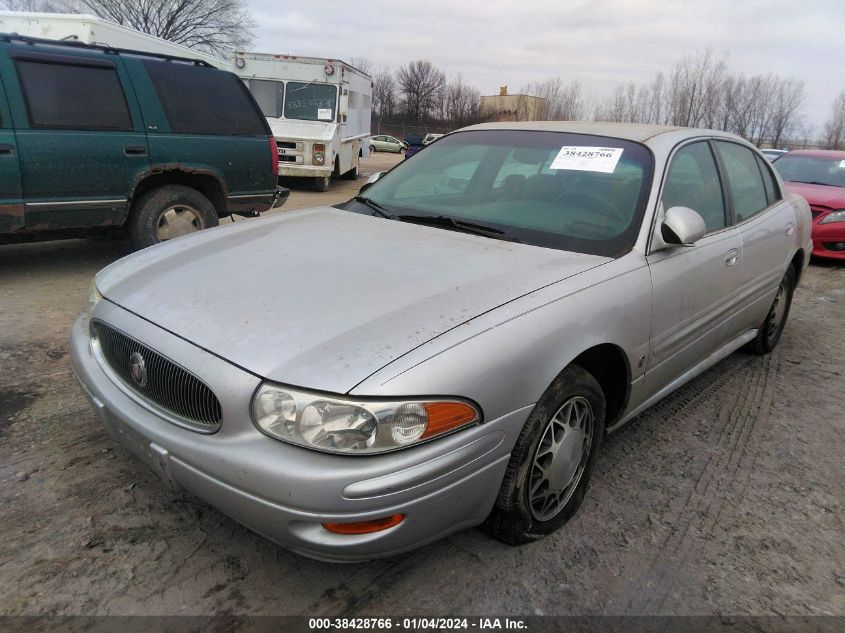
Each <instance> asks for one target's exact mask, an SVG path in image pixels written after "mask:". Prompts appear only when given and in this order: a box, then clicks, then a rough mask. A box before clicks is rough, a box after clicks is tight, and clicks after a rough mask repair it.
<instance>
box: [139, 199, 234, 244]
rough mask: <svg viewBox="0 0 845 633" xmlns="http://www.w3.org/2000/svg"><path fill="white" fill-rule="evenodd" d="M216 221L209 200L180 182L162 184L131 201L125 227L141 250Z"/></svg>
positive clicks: (216, 222) (208, 225)
mask: <svg viewBox="0 0 845 633" xmlns="http://www.w3.org/2000/svg"><path fill="white" fill-rule="evenodd" d="M217 224H218V218H217V210H216V209H215V208H214V205H213V204H211V200H209V199H208V198H206V197H205V196H204V195H202V194H201V193H200V192H199V191H197V190H196V189H191V188H190V187H185V186H184V185H165V186H163V187H159V188H157V189H153V190H151V191H148V192H147V193H145V194H144V195H142V196H141V197H140V198H138V200H136V201H135V204H134V205H133V206H132V214H131V215H130V218H129V222H128V229H129V236H130V237H131V239H132V244H133V246H134V247H135V248H137V249H141V248H146V247H147V246H152V245H153V244H158V243H159V242H166V241H167V240H171V239H173V238H175V237H179V236H181V235H188V234H189V233H196V232H197V231H201V230H202V229H207V228H209V227H211V226H217Z"/></svg>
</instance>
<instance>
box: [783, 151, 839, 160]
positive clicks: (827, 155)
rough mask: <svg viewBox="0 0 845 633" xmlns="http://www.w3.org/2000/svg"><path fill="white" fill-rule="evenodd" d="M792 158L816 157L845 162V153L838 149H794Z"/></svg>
mask: <svg viewBox="0 0 845 633" xmlns="http://www.w3.org/2000/svg"><path fill="white" fill-rule="evenodd" d="M789 155H790V156H814V157H816V158H832V159H834V160H836V159H839V160H845V151H842V150H836V149H794V150H792V151H791V152H789Z"/></svg>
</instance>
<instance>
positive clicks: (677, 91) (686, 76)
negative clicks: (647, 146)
mask: <svg viewBox="0 0 845 633" xmlns="http://www.w3.org/2000/svg"><path fill="white" fill-rule="evenodd" d="M726 69H727V62H726V61H725V57H724V55H722V56H721V57H719V58H717V57H716V56H715V55H714V54H713V51H712V50H711V49H709V48H708V49H705V50H703V51H699V52H698V53H696V54H695V55H692V56H687V57H684V58H683V59H682V60H681V61H680V62H678V63H677V64H676V65H675V67H674V68H673V69H672V72H671V74H670V80H669V91H668V103H667V105H668V112H667V122H669V123H671V124H672V125H683V126H688V127H699V126H701V125H707V124H708V123H709V124H711V126H712V124H713V122H715V120H716V117H717V114H718V110H719V107H718V106H719V96H720V92H721V90H720V88H721V85H722V82H723V79H724V75H725V72H726Z"/></svg>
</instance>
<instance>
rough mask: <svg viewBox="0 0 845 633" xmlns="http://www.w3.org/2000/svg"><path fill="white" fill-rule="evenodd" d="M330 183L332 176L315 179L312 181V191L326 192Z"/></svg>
mask: <svg viewBox="0 0 845 633" xmlns="http://www.w3.org/2000/svg"><path fill="white" fill-rule="evenodd" d="M331 181H332V176H331V174H329V175H328V176H323V177H322V178H315V179H314V189H315V190H316V191H321V192H322V191H328V190H329V183H331Z"/></svg>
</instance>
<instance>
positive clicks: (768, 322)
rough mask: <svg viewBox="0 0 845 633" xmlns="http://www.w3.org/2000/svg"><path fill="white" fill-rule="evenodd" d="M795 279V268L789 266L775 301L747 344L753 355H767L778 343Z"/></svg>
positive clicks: (793, 290) (784, 323) (784, 324)
mask: <svg viewBox="0 0 845 633" xmlns="http://www.w3.org/2000/svg"><path fill="white" fill-rule="evenodd" d="M796 277H797V274H796V272H795V267H794V266H793V265H792V264H790V265H789V268H787V269H786V274H784V276H783V279H781V280H780V285H779V286H778V291H777V294H776V295H775V300H774V301H773V302H772V307H771V308H769V313H768V314H767V315H766V319H765V320H764V321H763V325H761V326H760V329H759V330H757V336H756V338H755V339H754V340H753V341H751V343H749V349H750V350H751V351H752V352H754V353H755V354H768V353H769V352H771V351H772V350H773V349H774V348H775V346H777V344H778V342H779V341H780V337H781V335H782V334H783V329H784V327H786V319H787V318H788V317H789V308H790V307H791V306H792V295H793V293H794V292H795V280H796Z"/></svg>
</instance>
